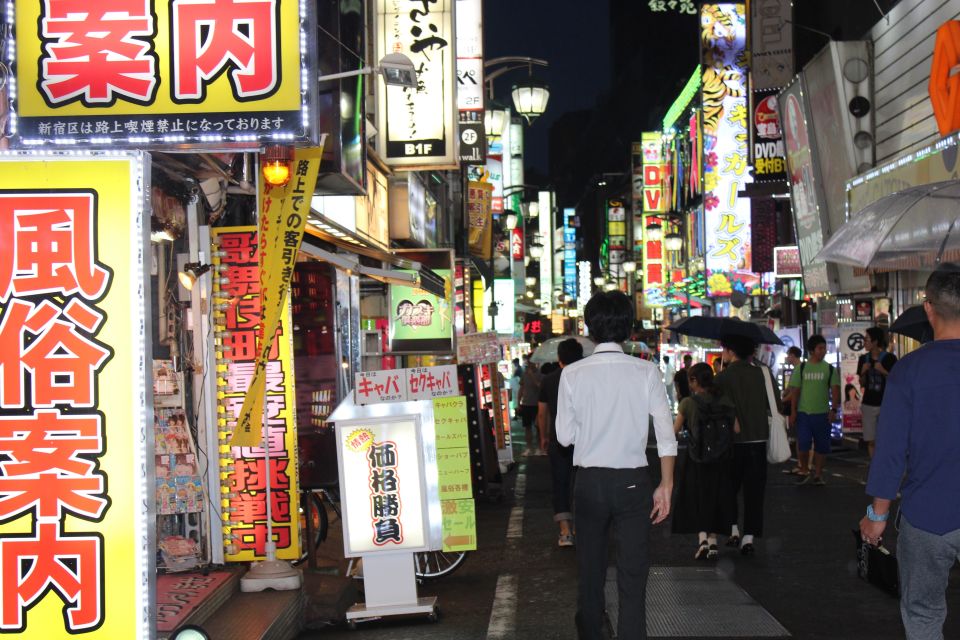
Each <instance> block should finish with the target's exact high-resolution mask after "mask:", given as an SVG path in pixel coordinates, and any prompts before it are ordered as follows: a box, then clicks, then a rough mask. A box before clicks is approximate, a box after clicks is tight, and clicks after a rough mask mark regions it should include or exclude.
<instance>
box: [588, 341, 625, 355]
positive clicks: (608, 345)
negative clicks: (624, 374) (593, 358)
mask: <svg viewBox="0 0 960 640" xmlns="http://www.w3.org/2000/svg"><path fill="white" fill-rule="evenodd" d="M593 352H594V353H606V352H609V353H623V347H622V346H621V345H620V343H618V342H601V343H600V344H598V345H597V346H596V347H594V349H593Z"/></svg>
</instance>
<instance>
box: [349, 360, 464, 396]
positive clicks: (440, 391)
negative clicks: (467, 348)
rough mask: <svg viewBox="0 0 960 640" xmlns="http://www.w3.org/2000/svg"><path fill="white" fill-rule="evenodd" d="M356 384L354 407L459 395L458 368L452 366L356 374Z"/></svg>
mask: <svg viewBox="0 0 960 640" xmlns="http://www.w3.org/2000/svg"><path fill="white" fill-rule="evenodd" d="M355 382H356V387H355V389H354V396H355V397H354V402H355V403H356V404H357V405H365V404H376V403H378V402H406V401H407V400H430V399H432V398H444V397H447V396H455V395H457V394H458V393H460V391H459V384H458V382H457V366H456V365H453V364H447V365H441V366H439V367H416V368H413V369H388V370H383V371H361V372H360V373H358V374H356V377H355Z"/></svg>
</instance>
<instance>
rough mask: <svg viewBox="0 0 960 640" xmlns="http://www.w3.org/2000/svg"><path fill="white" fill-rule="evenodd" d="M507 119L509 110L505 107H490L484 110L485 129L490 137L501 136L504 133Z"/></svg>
mask: <svg viewBox="0 0 960 640" xmlns="http://www.w3.org/2000/svg"><path fill="white" fill-rule="evenodd" d="M506 121H507V112H506V111H504V110H503V109H497V108H490V109H487V110H485V111H484V112H483V130H484V131H485V132H486V134H487V137H488V138H499V137H500V136H502V135H503V125H504V124H505V123H506Z"/></svg>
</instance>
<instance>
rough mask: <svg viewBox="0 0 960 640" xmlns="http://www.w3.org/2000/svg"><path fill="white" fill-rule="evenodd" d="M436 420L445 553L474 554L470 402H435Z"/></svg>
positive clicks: (456, 398) (457, 398) (459, 398)
mask: <svg viewBox="0 0 960 640" xmlns="http://www.w3.org/2000/svg"><path fill="white" fill-rule="evenodd" d="M433 419H434V423H435V428H436V438H437V476H438V478H437V481H438V486H439V488H440V501H441V502H440V506H441V512H442V513H443V520H442V522H443V524H442V527H441V532H442V538H443V550H444V551H473V550H475V549H476V548H477V521H476V512H475V510H474V502H473V474H472V473H471V467H470V432H469V428H468V426H467V399H466V398H465V397H464V396H454V397H448V398H435V399H434V400H433Z"/></svg>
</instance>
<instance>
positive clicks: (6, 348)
mask: <svg viewBox="0 0 960 640" xmlns="http://www.w3.org/2000/svg"><path fill="white" fill-rule="evenodd" d="M145 162H149V161H148V160H146V156H144V155H143V154H139V153H129V154H118V153H110V154H79V155H71V156H70V157H63V156H57V155H56V154H49V155H20V154H2V155H0V345H2V348H0V406H2V408H3V415H2V416H0V522H2V524H0V633H13V634H15V635H20V636H22V637H30V638H63V637H68V636H74V635H83V636H84V637H90V638H104V639H107V638H111V639H112V638H146V637H148V634H149V630H150V627H151V624H152V623H153V621H152V620H150V619H149V608H150V607H149V603H150V602H151V601H152V600H153V599H154V596H153V594H152V593H150V592H149V589H150V587H149V577H150V576H151V575H152V573H153V570H154V569H153V554H152V553H151V550H150V549H149V548H148V546H147V539H148V531H147V529H148V521H149V520H148V516H149V513H148V510H151V511H152V510H153V509H154V508H155V503H154V499H153V487H152V486H151V487H149V488H148V486H147V476H146V469H147V465H148V462H147V460H148V459H150V460H151V463H150V464H152V458H148V455H150V454H151V453H152V446H153V439H154V435H153V431H152V422H153V420H152V416H151V415H150V409H149V407H151V406H152V399H151V394H152V390H150V391H148V388H147V385H146V378H147V375H148V373H147V364H146V357H147V356H146V354H149V353H150V349H151V348H150V345H149V337H148V336H149V334H146V333H145V332H144V327H145V325H146V323H147V322H148V320H147V318H146V313H145V310H146V308H147V306H146V304H147V303H146V300H147V297H146V293H145V292H146V282H145V280H144V268H143V259H144V249H145V246H146V236H145V230H144V206H145V202H146V194H148V193H149V189H150V186H149V173H146V174H145V173H144V163H145ZM148 425H150V430H149V432H148V430H147V427H148ZM148 434H149V435H148ZM150 526H152V525H150ZM27 566H29V569H28V570H25V567H27Z"/></svg>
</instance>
